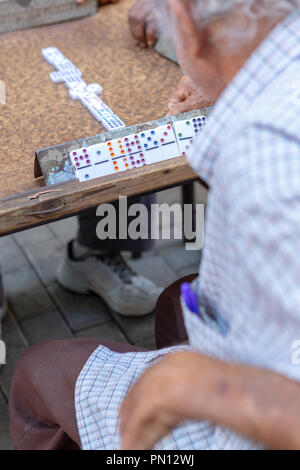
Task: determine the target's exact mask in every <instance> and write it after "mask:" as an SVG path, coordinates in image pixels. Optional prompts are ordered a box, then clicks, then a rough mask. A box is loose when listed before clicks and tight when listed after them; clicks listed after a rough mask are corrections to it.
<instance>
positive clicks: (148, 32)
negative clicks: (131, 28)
mask: <svg viewBox="0 0 300 470" xmlns="http://www.w3.org/2000/svg"><path fill="white" fill-rule="evenodd" d="M145 36H146V42H147V46H149V47H153V46H155V44H156V41H157V36H158V34H157V25H156V22H155V21H154V20H149V21H148V22H147V23H146V27H145Z"/></svg>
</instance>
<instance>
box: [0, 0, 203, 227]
mask: <svg viewBox="0 0 300 470" xmlns="http://www.w3.org/2000/svg"><path fill="white" fill-rule="evenodd" d="M133 2H134V0H122V1H121V2H120V3H119V4H116V5H109V6H106V7H103V8H101V9H100V10H99V12H98V13H97V14H96V15H95V16H92V17H89V18H85V19H81V20H77V21H71V22H67V23H62V24H56V25H53V26H44V27H39V28H35V29H31V30H26V31H17V32H11V33H6V34H2V35H0V80H4V81H5V83H6V90H7V98H6V105H0V133H1V134H0V135H1V138H0V146H1V148H0V158H1V166H0V235H4V234H8V233H11V232H14V231H18V230H23V229H25V228H29V227H33V226H36V225H40V224H43V223H47V222H50V221H53V220H57V219H60V218H64V217H68V216H71V215H74V214H77V213H79V212H80V211H83V210H85V209H87V208H89V207H95V206H97V205H98V204H101V203H104V202H110V201H113V200H116V199H117V198H118V197H119V195H126V196H132V195H137V194H146V193H150V192H155V191H158V190H160V189H163V188H166V187H172V186H176V185H179V184H184V183H186V182H189V181H191V180H193V179H195V178H196V175H195V173H194V172H193V171H192V170H191V169H190V168H189V166H188V165H187V163H186V162H185V161H184V159H182V158H179V159H174V160H171V161H168V162H163V163H159V164H157V165H150V166H148V167H144V168H141V169H137V170H136V171H132V172H128V173H126V174H124V173H123V174H121V175H113V176H109V177H106V178H103V179H99V180H93V181H90V182H87V183H77V182H75V183H74V182H73V183H66V184H62V185H59V186H55V187H51V189H55V190H56V191H55V192H53V193H50V194H47V195H43V194H41V195H39V193H43V192H44V190H45V189H49V187H47V188H46V187H45V183H44V180H43V178H38V179H34V176H33V163H34V154H35V151H36V150H37V149H40V148H45V147H50V146H53V145H57V144H60V143H64V142H69V141H73V140H76V139H79V138H83V137H87V136H91V135H95V134H99V132H101V131H103V132H104V129H103V128H101V126H100V124H99V123H98V122H97V121H96V120H95V119H94V118H93V117H92V116H91V115H90V114H89V113H88V112H87V111H86V110H85V109H84V108H83V107H82V105H81V104H80V103H79V102H78V101H72V100H71V99H70V97H69V95H68V91H67V88H66V87H65V86H64V85H62V84H61V85H54V84H53V83H52V82H51V81H50V79H49V72H50V71H51V70H52V68H51V66H49V64H47V63H46V62H45V61H44V60H43V58H42V56H41V49H42V48H43V47H46V46H50V45H53V46H56V47H58V48H59V49H60V50H61V51H62V52H63V53H64V54H65V55H66V56H67V57H68V58H69V59H70V60H72V61H73V63H74V64H75V65H77V66H78V67H79V68H80V69H81V70H82V72H83V78H84V79H85V80H86V81H87V82H88V83H94V82H98V83H100V84H101V85H102V86H103V88H104V100H105V101H106V102H107V103H108V104H109V106H111V108H112V109H113V110H114V111H115V112H116V113H117V114H118V115H119V116H120V117H121V118H122V119H123V120H124V121H125V122H126V124H127V125H132V124H136V123H138V122H145V121H150V120H152V119H156V118H159V117H162V116H163V115H164V114H166V111H167V109H166V104H167V98H168V96H169V94H170V92H171V90H172V89H173V87H174V85H175V84H176V83H177V81H178V80H179V78H180V76H181V72H180V70H179V68H178V67H177V66H176V65H175V64H173V63H172V62H170V61H168V60H166V59H164V58H163V57H160V56H159V55H157V54H156V53H155V52H154V51H153V50H151V49H144V48H142V47H140V46H138V45H137V44H136V42H135V40H134V39H133V38H132V37H131V35H130V32H129V28H128V25H127V11H128V8H129V7H130V5H131V4H132V3H133ZM35 195H36V197H34V196H35Z"/></svg>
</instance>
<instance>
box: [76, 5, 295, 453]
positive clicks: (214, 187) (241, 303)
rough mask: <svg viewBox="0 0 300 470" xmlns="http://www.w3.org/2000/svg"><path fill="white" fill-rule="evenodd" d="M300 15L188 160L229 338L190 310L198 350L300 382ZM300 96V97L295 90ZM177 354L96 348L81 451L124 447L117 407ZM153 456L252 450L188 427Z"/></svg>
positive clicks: (80, 415) (262, 50)
mask: <svg viewBox="0 0 300 470" xmlns="http://www.w3.org/2000/svg"><path fill="white" fill-rule="evenodd" d="M299 80H300V12H296V13H293V14H291V15H289V16H288V17H287V18H286V19H285V20H284V21H283V22H282V23H281V24H280V25H278V26H277V27H276V28H275V29H274V30H273V31H272V32H271V34H270V35H269V36H268V37H267V39H266V40H265V41H264V42H263V43H262V44H261V45H260V46H259V48H258V49H257V50H256V51H255V52H254V54H252V56H251V57H250V59H249V60H248V61H247V63H246V64H245V65H244V67H243V68H242V69H241V70H240V71H239V72H238V74H237V75H236V77H235V78H234V79H233V81H232V82H231V84H230V85H229V86H228V87H227V89H226V90H225V92H224V93H223V95H222V96H221V98H220V99H219V101H218V103H217V105H216V107H215V109H214V111H213V113H212V115H211V117H210V119H209V122H208V124H207V127H206V129H205V130H204V131H203V133H202V134H201V136H200V137H199V138H198V140H197V141H196V144H195V145H194V148H193V150H192V151H191V154H190V156H189V160H190V163H191V165H192V166H193V168H194V169H195V170H196V171H197V173H198V174H199V175H200V176H201V177H202V178H203V179H205V180H206V181H207V182H208V184H209V186H210V195H209V201H208V210H207V219H206V241H205V247H204V250H203V258H202V264H201V268H200V286H201V290H202V292H204V293H205V296H206V297H207V298H208V299H209V300H210V302H211V303H212V305H215V308H216V310H218V313H220V314H221V316H223V318H224V319H226V321H227V322H228V324H229V332H228V334H227V336H223V335H222V334H220V332H219V331H217V329H215V328H212V327H211V326H210V325H208V324H205V323H203V321H202V320H201V319H200V318H198V317H196V316H195V315H191V314H189V313H188V312H184V316H185V323H186V328H187V331H188V333H189V339H190V347H191V348H192V349H193V350H196V351H199V352H200V353H202V354H206V355H209V356H210V357H214V358H219V359H221V360H225V361H231V362H236V363H244V364H249V365H252V366H255V367H263V368H268V369H272V370H274V371H277V372H279V373H281V374H283V375H285V376H287V377H290V378H292V379H294V380H300V365H297V364H296V362H297V361H293V360H292V354H293V349H292V343H293V342H294V341H295V340H297V339H300V287H299V281H300V259H299V256H300V84H299ZM297 87H298V92H297ZM174 350H176V348H175V349H174V348H173V349H171V350H169V349H167V350H162V351H154V352H148V353H143V352H142V353H127V354H118V353H115V352H112V351H110V350H108V349H106V348H104V347H101V346H100V347H99V348H97V349H96V351H95V352H94V353H93V354H92V355H91V357H90V358H89V360H88V361H87V364H86V365H85V367H84V369H83V370H82V372H81V374H80V376H79V378H78V381H77V386H76V393H75V398H76V412H77V422H78V429H79V433H80V437H81V443H82V448H83V449H119V448H120V436H119V431H118V412H119V407H120V404H121V402H122V400H123V399H124V397H125V396H126V394H127V392H128V390H129V389H130V387H131V385H132V384H133V383H134V382H135V381H136V380H137V379H138V378H139V377H140V375H141V374H142V373H143V371H144V370H145V369H146V368H147V367H149V366H150V365H151V364H153V363H154V362H156V361H157V360H159V359H160V358H161V357H163V356H164V355H165V354H167V353H168V352H170V351H174ZM156 448H157V449H175V450H177V449H189V450H190V449H255V448H260V444H259V443H255V442H252V441H250V440H248V439H246V438H245V437H243V436H241V435H238V434H236V433H235V432H233V431H231V430H230V429H225V428H222V427H219V426H215V425H211V424H209V423H205V422H188V423H184V424H182V425H181V426H179V427H178V428H177V429H175V430H174V431H173V432H172V433H171V434H170V435H168V436H167V437H166V438H165V439H163V440H162V441H160V442H159V443H158V445H157V446H156Z"/></svg>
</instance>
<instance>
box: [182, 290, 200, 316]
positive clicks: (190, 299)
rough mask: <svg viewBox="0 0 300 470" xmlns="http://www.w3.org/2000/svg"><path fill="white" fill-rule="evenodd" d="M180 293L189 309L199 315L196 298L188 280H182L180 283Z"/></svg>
mask: <svg viewBox="0 0 300 470" xmlns="http://www.w3.org/2000/svg"><path fill="white" fill-rule="evenodd" d="M181 295H182V297H183V299H184V301H185V304H186V306H187V307H188V308H189V309H190V311H191V312H193V313H195V315H199V308H198V299H197V296H196V294H195V292H194V291H193V289H192V288H191V286H190V284H189V283H188V282H184V283H183V284H182V285H181Z"/></svg>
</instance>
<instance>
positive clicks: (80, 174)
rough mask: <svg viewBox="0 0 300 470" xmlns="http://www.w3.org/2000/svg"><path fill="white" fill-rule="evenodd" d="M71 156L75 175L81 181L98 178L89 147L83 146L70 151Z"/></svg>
mask: <svg viewBox="0 0 300 470" xmlns="http://www.w3.org/2000/svg"><path fill="white" fill-rule="evenodd" d="M70 158H71V162H72V165H73V169H74V172H75V175H76V176H77V178H78V179H79V181H80V182H83V181H89V180H91V179H94V178H96V173H95V169H94V165H93V163H92V161H91V158H90V155H89V152H88V149H87V148H81V149H78V150H73V151H72V152H70Z"/></svg>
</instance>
